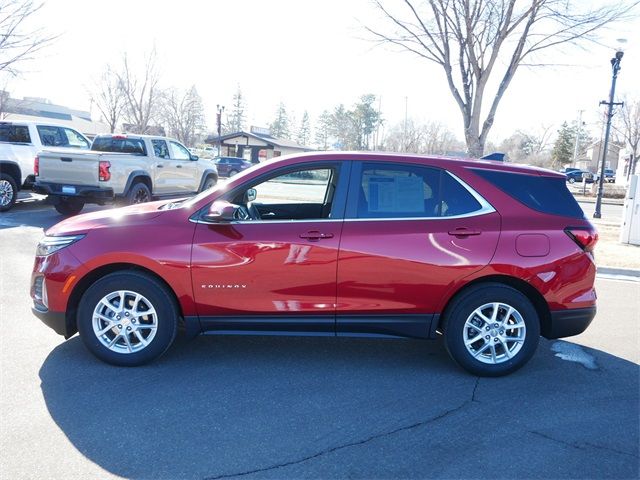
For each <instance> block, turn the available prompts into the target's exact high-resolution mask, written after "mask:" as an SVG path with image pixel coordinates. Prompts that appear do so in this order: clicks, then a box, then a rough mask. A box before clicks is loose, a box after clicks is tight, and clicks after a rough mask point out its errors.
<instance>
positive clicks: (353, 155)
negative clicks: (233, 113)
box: [268, 151, 565, 178]
mask: <svg viewBox="0 0 640 480" xmlns="http://www.w3.org/2000/svg"><path fill="white" fill-rule="evenodd" d="M303 158H307V159H308V160H310V161H313V160H325V161H326V160H328V161H339V160H358V161H387V162H398V163H401V162H410V163H421V161H428V162H429V163H435V164H437V165H439V166H441V167H442V168H447V167H448V166H451V167H469V168H476V169H484V170H500V171H507V172H512V173H521V174H529V175H543V176H550V177H559V178H564V177H565V174H563V173H559V172H556V171H554V170H549V169H546V168H540V167H534V166H532V165H522V164H516V163H505V162H500V161H496V160H479V159H474V158H458V157H447V156H440V155H419V154H414V153H396V152H343V151H324V152H306V153H295V154H291V155H284V156H282V157H276V158H273V159H271V160H268V161H269V162H278V163H283V164H287V163H290V162H293V161H294V160H295V159H303Z"/></svg>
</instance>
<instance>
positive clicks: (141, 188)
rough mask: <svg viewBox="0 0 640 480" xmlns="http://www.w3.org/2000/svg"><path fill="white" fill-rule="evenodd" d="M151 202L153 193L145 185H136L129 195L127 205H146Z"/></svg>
mask: <svg viewBox="0 0 640 480" xmlns="http://www.w3.org/2000/svg"><path fill="white" fill-rule="evenodd" d="M150 201H151V192H150V191H149V187H147V186H146V185H145V184H144V183H142V182H138V183H134V184H133V186H132V187H131V190H129V193H128V194H127V204H128V205H133V204H135V203H146V202H150Z"/></svg>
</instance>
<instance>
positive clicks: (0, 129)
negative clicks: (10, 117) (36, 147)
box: [0, 125, 31, 143]
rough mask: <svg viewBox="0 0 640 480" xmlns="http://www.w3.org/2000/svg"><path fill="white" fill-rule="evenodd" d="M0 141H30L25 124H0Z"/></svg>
mask: <svg viewBox="0 0 640 480" xmlns="http://www.w3.org/2000/svg"><path fill="white" fill-rule="evenodd" d="M0 142H9V143H31V136H30V135H29V127H27V126H26V125H0Z"/></svg>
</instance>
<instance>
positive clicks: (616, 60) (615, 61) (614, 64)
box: [593, 50, 624, 218]
mask: <svg viewBox="0 0 640 480" xmlns="http://www.w3.org/2000/svg"><path fill="white" fill-rule="evenodd" d="M623 55H624V52H623V51H622V50H618V51H617V52H616V56H615V57H613V58H612V59H611V68H612V70H613V76H612V78H611V91H610V92H609V101H608V102H607V101H605V100H603V101H601V102H600V105H607V107H608V108H607V128H606V129H605V132H604V147H603V149H602V159H601V160H600V176H599V177H598V196H597V197H596V210H595V212H593V218H601V217H602V213H601V211H600V210H601V207H602V194H603V192H604V167H605V163H606V160H607V150H608V148H609V133H610V131H611V118H613V107H614V106H616V105H622V103H620V102H618V103H616V102H614V101H613V98H614V96H615V94H616V80H617V79H618V72H619V71H620V60H622V57H623Z"/></svg>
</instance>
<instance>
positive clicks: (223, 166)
mask: <svg viewBox="0 0 640 480" xmlns="http://www.w3.org/2000/svg"><path fill="white" fill-rule="evenodd" d="M214 161H215V162H216V165H217V167H218V175H220V176H221V177H233V176H234V175H235V174H237V173H239V172H241V171H243V170H246V169H247V168H249V167H250V166H252V165H253V164H252V163H251V162H247V161H246V160H245V159H244V158H237V157H216V158H214Z"/></svg>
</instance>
